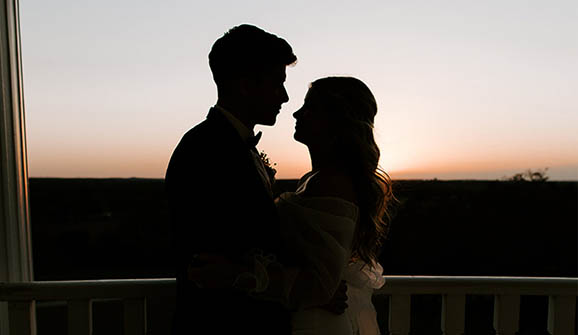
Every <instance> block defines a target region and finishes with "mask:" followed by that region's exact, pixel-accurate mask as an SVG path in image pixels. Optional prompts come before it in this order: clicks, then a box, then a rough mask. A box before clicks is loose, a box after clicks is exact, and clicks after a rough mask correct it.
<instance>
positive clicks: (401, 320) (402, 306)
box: [389, 294, 411, 335]
mask: <svg viewBox="0 0 578 335" xmlns="http://www.w3.org/2000/svg"><path fill="white" fill-rule="evenodd" d="M410 319H411V295H409V294H393V295H391V296H390V297H389V334H390V335H408V334H409V327H410Z"/></svg>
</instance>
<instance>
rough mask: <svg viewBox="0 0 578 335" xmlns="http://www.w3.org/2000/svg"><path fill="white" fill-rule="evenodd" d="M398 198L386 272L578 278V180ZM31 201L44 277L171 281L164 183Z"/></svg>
mask: <svg viewBox="0 0 578 335" xmlns="http://www.w3.org/2000/svg"><path fill="white" fill-rule="evenodd" d="M295 182H296V181H291V180H280V181H279V182H278V185H277V186H278V188H279V189H280V191H286V190H293V189H294V187H295ZM394 193H395V195H396V197H397V198H398V199H399V204H398V205H397V206H396V208H395V211H394V213H393V215H394V218H393V223H392V226H391V231H390V235H389V239H388V241H387V242H386V243H385V246H384V249H383V253H382V256H381V263H382V264H383V266H384V269H385V272H386V274H408V275H484V276H485V275H488V276H550V277H557V276H561V277H577V276H578V263H577V256H578V246H577V245H578V244H577V241H578V232H577V225H578V183H577V182H504V181H396V182H395V183H394ZM30 203H31V204H30V207H31V217H32V219H31V224H32V239H33V250H34V269H35V278H36V280H58V279H98V278H143V277H171V276H172V275H173V273H172V267H171V264H170V261H169V260H170V250H171V248H170V229H169V224H168V212H167V206H166V201H165V198H164V188H163V181H162V180H151V179H34V178H33V179H31V180H30ZM224 206H226V202H224Z"/></svg>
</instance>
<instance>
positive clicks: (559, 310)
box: [548, 296, 576, 335]
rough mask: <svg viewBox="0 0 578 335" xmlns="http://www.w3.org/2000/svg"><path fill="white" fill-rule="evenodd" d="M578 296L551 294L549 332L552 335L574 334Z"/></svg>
mask: <svg viewBox="0 0 578 335" xmlns="http://www.w3.org/2000/svg"><path fill="white" fill-rule="evenodd" d="M575 317H576V297H575V296H550V299H549V302H548V332H549V333H550V334H552V335H574V334H575V333H574V330H575V329H574V328H575V325H576V320H575Z"/></svg>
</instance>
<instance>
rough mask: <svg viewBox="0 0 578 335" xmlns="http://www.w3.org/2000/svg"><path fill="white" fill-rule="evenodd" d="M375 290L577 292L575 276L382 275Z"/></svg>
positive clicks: (401, 292) (519, 292)
mask: <svg viewBox="0 0 578 335" xmlns="http://www.w3.org/2000/svg"><path fill="white" fill-rule="evenodd" d="M384 277H385V285H384V286H383V287H382V288H381V289H379V290H376V292H375V294H394V293H395V294H491V295H494V294H502V295H504V294H506V295H508V294H512V295H578V278H568V277H474V276H384Z"/></svg>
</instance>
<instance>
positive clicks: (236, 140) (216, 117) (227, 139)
mask: <svg viewBox="0 0 578 335" xmlns="http://www.w3.org/2000/svg"><path fill="white" fill-rule="evenodd" d="M207 121H208V122H211V123H213V124H214V125H215V126H214V129H217V131H219V137H221V138H222V139H223V142H224V143H225V145H226V146H227V147H228V148H227V152H229V153H230V154H231V155H232V156H233V157H238V159H239V162H238V163H239V166H238V168H243V167H247V170H246V171H245V172H244V173H242V174H241V175H245V176H248V177H250V178H251V179H250V180H251V185H255V188H258V187H259V186H257V185H262V191H263V192H264V193H265V194H267V196H268V197H269V198H272V193H271V190H268V187H267V186H266V185H265V183H264V182H263V180H262V179H261V174H260V173H259V171H258V170H257V166H255V163H256V162H255V161H254V158H253V153H252V152H251V148H250V147H249V146H248V145H247V144H246V143H245V142H244V141H243V139H242V138H241V135H239V132H238V131H237V129H235V127H234V126H233V125H232V124H231V122H230V121H229V120H228V119H227V118H226V117H225V115H223V113H221V112H220V111H219V110H217V109H216V108H211V109H210V110H209V114H208V115H207Z"/></svg>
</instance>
